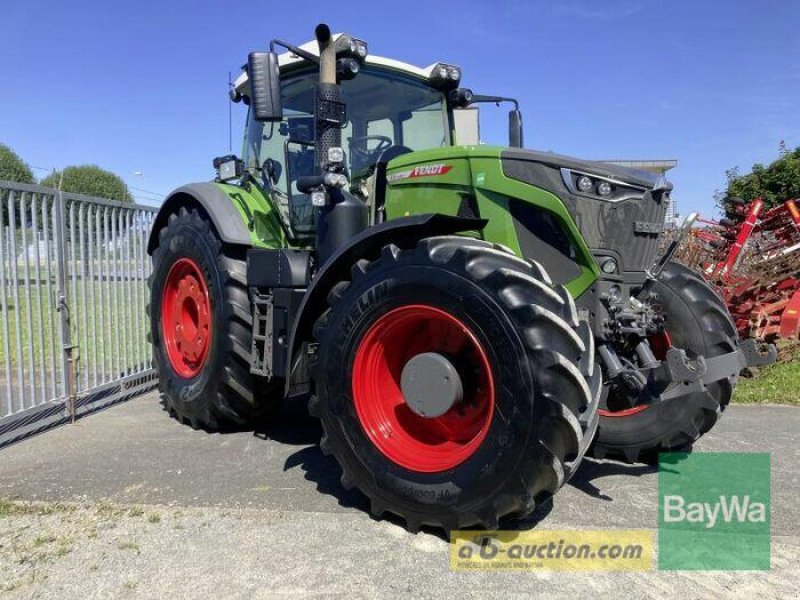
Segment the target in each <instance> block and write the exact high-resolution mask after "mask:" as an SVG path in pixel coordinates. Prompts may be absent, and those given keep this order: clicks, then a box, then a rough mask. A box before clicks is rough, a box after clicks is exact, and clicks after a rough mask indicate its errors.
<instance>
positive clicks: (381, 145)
mask: <svg viewBox="0 0 800 600" xmlns="http://www.w3.org/2000/svg"><path fill="white" fill-rule="evenodd" d="M370 142H378V145H377V146H375V147H374V148H372V149H370V148H369V143H370ZM393 145H394V140H392V138H390V137H389V136H388V135H361V136H358V137H353V138H350V160H351V161H352V162H353V163H354V164H355V163H358V164H362V165H363V164H367V163H369V162H370V159H371V158H372V157H373V156H378V155H380V153H381V152H383V151H384V150H387V149H388V148H391V147H392V146H393Z"/></svg>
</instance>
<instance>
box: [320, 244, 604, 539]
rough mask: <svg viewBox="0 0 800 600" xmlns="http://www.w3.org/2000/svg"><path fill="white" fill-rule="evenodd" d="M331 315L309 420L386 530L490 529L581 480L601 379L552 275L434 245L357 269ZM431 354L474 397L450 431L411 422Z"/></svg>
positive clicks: (450, 417)
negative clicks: (419, 360) (394, 522)
mask: <svg viewBox="0 0 800 600" xmlns="http://www.w3.org/2000/svg"><path fill="white" fill-rule="evenodd" d="M328 302H329V305H330V308H329V309H328V310H327V311H326V312H325V313H324V314H323V315H322V317H321V318H320V319H319V321H318V322H317V325H316V327H315V338H316V340H317V341H318V343H319V352H318V356H319V359H318V364H317V365H315V366H314V367H313V368H312V373H313V375H314V377H315V387H316V392H315V395H314V396H313V397H312V399H311V402H310V406H309V408H310V412H311V413H312V414H313V415H315V416H317V417H318V418H319V419H320V420H321V421H322V426H323V430H324V436H323V439H322V442H321V447H322V449H323V451H324V452H326V453H328V454H333V455H334V457H335V458H336V460H337V461H338V463H339V465H340V466H341V467H342V483H343V484H344V485H345V486H346V487H348V488H351V487H356V488H358V489H359V490H361V491H362V492H363V493H364V494H366V495H367V496H368V497H369V498H370V500H371V510H372V512H373V513H374V514H375V515H376V516H380V515H381V514H383V513H384V512H391V513H394V514H396V515H399V516H400V517H402V518H403V519H405V521H406V524H407V526H408V528H409V529H410V530H412V531H416V530H417V529H419V527H420V526H421V525H429V526H434V527H441V528H444V529H445V531H449V530H452V529H457V528H459V527H466V526H470V525H475V524H478V523H480V524H482V525H483V526H484V527H486V528H490V529H493V528H496V527H497V521H498V519H499V518H500V517H503V516H506V515H514V516H524V515H526V514H528V513H530V512H531V511H532V510H533V509H534V507H535V506H536V504H537V503H538V502H541V501H543V500H545V499H547V498H549V497H550V496H551V495H552V494H554V493H555V492H556V491H557V490H558V489H559V488H560V487H561V485H563V483H564V482H565V481H566V480H567V479H568V478H569V476H570V475H571V474H572V473H574V471H575V469H577V466H578V464H579V463H580V460H581V458H582V456H583V453H584V452H585V450H586V448H587V446H588V444H589V442H590V441H591V437H592V436H593V433H594V429H595V427H596V401H595V398H596V397H598V396H599V387H600V385H599V381H598V380H597V379H596V377H597V376H599V369H594V368H593V365H592V361H593V360H594V357H593V353H594V346H593V342H592V338H591V334H590V331H589V328H588V326H586V324H585V323H583V322H579V321H578V318H577V313H576V311H575V306H574V304H573V302H572V299H571V297H570V296H569V294H568V292H567V291H566V289H564V288H563V287H560V286H559V287H555V288H554V287H552V286H551V284H550V281H549V278H548V277H547V276H546V274H545V273H544V272H543V271H542V269H541V267H539V266H538V265H536V264H532V263H529V262H527V261H523V260H520V259H518V258H516V257H514V256H512V255H510V254H508V253H506V252H503V251H501V250H499V249H498V248H497V247H496V246H493V245H492V244H489V243H486V242H482V241H478V240H470V239H466V238H461V237H441V238H429V239H425V240H423V241H421V242H420V243H419V244H418V245H417V246H416V247H415V248H412V249H407V250H401V249H399V248H397V247H396V246H391V245H390V246H387V247H385V248H384V249H383V252H382V253H381V255H380V257H378V258H377V259H376V260H374V261H372V262H370V261H368V260H366V259H362V260H360V261H358V262H357V263H356V264H355V265H354V266H353V269H352V281H342V282H340V283H339V284H337V285H336V286H335V287H334V288H333V289H332V291H331V293H330V294H329V297H328ZM425 353H436V354H438V355H440V356H446V357H448V359H449V360H450V361H452V363H453V364H454V365H456V366H457V370H458V372H459V374H460V380H461V381H462V383H463V400H462V401H460V402H458V403H457V404H454V405H453V406H452V407H451V408H449V410H448V411H447V412H446V413H443V414H440V415H439V416H423V415H421V414H420V413H419V412H415V411H414V410H412V409H411V408H410V405H411V402H410V401H409V400H408V399H407V398H405V397H404V392H403V391H402V390H401V388H400V386H401V384H400V381H401V379H402V378H401V371H403V369H404V365H408V364H409V361H410V360H411V358H414V357H418V356H420V355H422V354H425ZM403 389H405V388H403ZM595 392H596V393H595Z"/></svg>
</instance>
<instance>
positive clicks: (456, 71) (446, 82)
mask: <svg viewBox="0 0 800 600" xmlns="http://www.w3.org/2000/svg"><path fill="white" fill-rule="evenodd" d="M429 77H430V80H431V85H432V86H433V87H435V88H436V89H439V90H442V91H444V92H447V91H450V90H452V89H455V88H457V87H458V83H459V82H460V81H461V69H460V68H459V67H457V66H455V65H448V64H445V63H437V64H435V65H434V66H433V67H432V68H431V70H430V75H429Z"/></svg>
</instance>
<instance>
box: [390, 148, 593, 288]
mask: <svg viewBox="0 0 800 600" xmlns="http://www.w3.org/2000/svg"><path fill="white" fill-rule="evenodd" d="M504 150H505V148H501V147H496V146H455V147H447V148H435V149H431V150H424V151H421V152H412V153H409V154H403V155H402V156H399V157H397V158H396V159H394V160H392V161H391V162H390V163H389V165H388V168H387V173H386V178H387V190H386V216H387V218H389V219H392V218H398V217H403V216H409V215H415V214H424V213H432V212H437V213H443V214H448V215H461V216H464V215H465V212H464V211H465V210H470V209H469V207H476V208H477V210H478V212H479V213H480V216H481V217H482V218H484V219H488V221H489V224H488V225H487V226H486V228H485V229H484V230H483V232H481V233H480V234H479V233H477V232H475V234H474V235H476V236H477V235H480V237H482V238H483V239H486V240H488V241H491V242H495V243H498V244H502V245H504V246H506V247H508V248H509V249H510V250H511V251H513V252H514V253H515V254H517V255H518V256H522V255H523V252H522V249H521V245H520V240H519V238H518V235H517V230H516V227H515V222H514V219H513V217H512V214H511V209H510V204H509V202H510V201H511V200H515V201H522V202H526V203H530V204H532V205H533V206H535V207H536V208H537V209H539V210H542V211H546V212H548V213H550V215H551V216H552V218H554V219H555V220H556V221H557V222H558V223H559V225H560V226H561V228H562V229H563V230H564V231H565V232H566V234H567V236H568V237H569V238H570V241H571V243H572V244H573V246H574V248H575V257H574V260H575V262H576V263H577V265H578V267H579V271H578V272H579V274H578V275H576V276H575V277H573V278H572V279H570V280H569V281H566V282H565V285H566V287H567V289H569V291H570V292H571V293H572V294H573V295H574V296H576V297H577V296H580V295H581V294H583V292H585V291H586V290H587V289H588V288H589V287H590V286H591V285H592V283H593V282H594V281H595V280H596V279H597V277H598V276H599V269H598V267H597V264H596V262H595V260H594V258H593V257H592V254H591V252H590V251H589V248H588V247H587V246H586V243H585V242H584V240H583V237H582V236H581V234H580V232H579V231H578V228H577V227H576V225H575V222H574V220H573V219H572V217H571V216H570V214H569V211H568V210H567V208H566V207H565V206H564V203H563V202H562V201H561V200H560V199H559V198H558V197H557V196H555V195H554V194H552V193H551V192H548V191H546V190H543V189H541V188H538V187H535V186H532V185H529V184H525V183H523V182H520V181H518V180H514V179H510V178H508V177H506V175H505V174H504V173H503V168H502V161H501V153H502V152H503V151H504ZM526 258H529V259H532V260H537V257H536V256H528V257H526Z"/></svg>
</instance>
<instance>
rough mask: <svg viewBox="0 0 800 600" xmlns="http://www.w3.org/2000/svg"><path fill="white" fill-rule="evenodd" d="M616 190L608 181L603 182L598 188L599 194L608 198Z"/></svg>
mask: <svg viewBox="0 0 800 600" xmlns="http://www.w3.org/2000/svg"><path fill="white" fill-rule="evenodd" d="M613 190H614V188H613V187H611V184H610V183H608V182H607V181H601V182H600V183H599V184H598V186H597V193H598V194H600V195H601V196H608V195H609V194H611V192H612V191H613Z"/></svg>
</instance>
